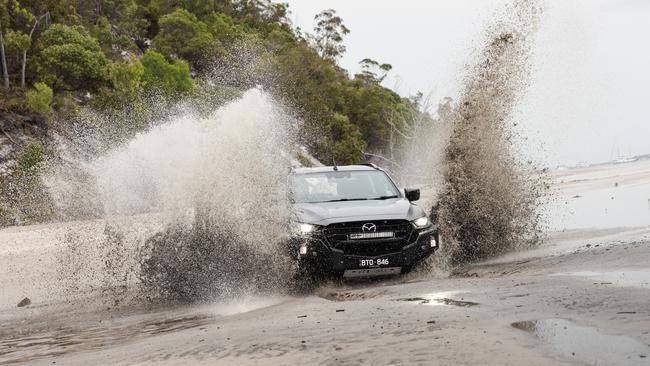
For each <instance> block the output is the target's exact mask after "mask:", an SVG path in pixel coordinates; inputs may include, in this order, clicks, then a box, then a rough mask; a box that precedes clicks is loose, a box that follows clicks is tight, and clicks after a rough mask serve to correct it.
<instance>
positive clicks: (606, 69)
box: [288, 0, 650, 165]
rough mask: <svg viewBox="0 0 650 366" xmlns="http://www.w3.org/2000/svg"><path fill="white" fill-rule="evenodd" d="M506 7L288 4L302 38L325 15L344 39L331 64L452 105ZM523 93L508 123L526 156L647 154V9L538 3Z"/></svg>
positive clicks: (636, 1) (292, 0) (640, 2)
mask: <svg viewBox="0 0 650 366" xmlns="http://www.w3.org/2000/svg"><path fill="white" fill-rule="evenodd" d="M506 1H507V0H447V1H438V0H435V1H434V0H427V1H425V0H419V1H418V0H402V1H400V2H394V1H390V2H388V1H378V0H354V1H350V0H328V1H318V0H289V1H288V3H289V4H290V10H291V12H292V13H291V15H290V18H291V20H292V21H293V22H294V24H295V25H296V26H300V27H301V28H303V29H304V30H308V31H311V29H312V28H313V17H314V15H315V14H316V13H318V12H319V11H321V10H323V9H327V8H333V9H335V10H336V11H337V12H338V13H339V15H340V16H341V17H342V18H343V20H344V22H345V24H346V25H347V26H348V28H350V30H351V33H350V34H349V35H348V36H347V38H346V41H345V44H346V46H347V53H346V54H345V55H344V57H343V58H342V59H341V61H340V64H341V66H343V67H345V68H346V69H348V70H350V71H351V72H353V73H354V72H355V71H358V69H359V67H358V62H359V61H360V60H362V59H364V58H366V57H370V58H373V59H375V60H377V61H380V62H386V63H390V64H392V65H393V71H392V72H391V74H390V76H389V78H387V80H386V81H385V85H386V86H388V87H391V88H393V89H395V90H397V91H398V92H399V93H400V94H402V95H405V96H408V95H412V94H414V93H415V92H417V91H422V92H424V93H425V94H429V93H430V94H431V96H432V98H433V100H435V101H438V100H441V99H442V98H443V97H445V96H450V97H452V98H455V97H456V95H457V94H458V92H459V89H460V82H459V80H460V79H461V77H462V76H463V75H464V72H465V69H466V67H465V66H466V65H467V62H468V61H469V60H470V59H471V56H472V54H473V53H476V52H477V50H478V49H480V46H481V41H482V40H483V39H484V38H483V37H484V32H483V29H485V26H486V24H488V22H489V21H490V19H491V18H492V17H494V15H495V14H496V13H497V12H498V10H499V9H500V8H501V7H502V6H503V4H504V2H506ZM531 68H532V71H533V72H532V78H531V86H530V88H529V90H528V91H527V93H526V94H525V95H524V97H523V98H522V100H521V103H520V105H519V106H518V107H517V109H516V111H515V113H514V114H513V118H516V119H518V120H519V121H520V126H522V129H523V133H524V134H525V135H526V136H527V137H528V138H529V140H528V141H529V144H528V147H527V153H528V154H530V155H533V156H535V157H536V158H537V159H538V160H539V161H543V162H546V163H548V164H549V165H555V164H576V163H579V162H599V161H607V160H612V159H617V158H621V157H626V156H631V155H639V154H647V153H650V1H647V0H573V1H570V0H548V1H546V3H545V5H544V14H543V16H542V22H541V26H540V29H539V32H538V34H537V39H536V43H535V46H534V57H533V59H532V60H531Z"/></svg>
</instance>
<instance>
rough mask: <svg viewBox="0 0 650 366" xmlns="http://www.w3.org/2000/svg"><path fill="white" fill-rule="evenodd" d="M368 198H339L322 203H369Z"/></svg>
mask: <svg viewBox="0 0 650 366" xmlns="http://www.w3.org/2000/svg"><path fill="white" fill-rule="evenodd" d="M367 200H368V199H367V198H339V199H336V200H329V201H322V202H343V201H367Z"/></svg>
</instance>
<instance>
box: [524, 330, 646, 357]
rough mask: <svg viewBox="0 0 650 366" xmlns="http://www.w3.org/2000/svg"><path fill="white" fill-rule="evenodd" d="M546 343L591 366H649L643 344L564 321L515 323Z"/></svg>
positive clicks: (563, 353) (560, 353)
mask: <svg viewBox="0 0 650 366" xmlns="http://www.w3.org/2000/svg"><path fill="white" fill-rule="evenodd" d="M512 326H513V327H514V328H516V329H519V330H523V331H526V332H529V333H532V334H533V335H535V336H536V337H537V338H539V339H541V340H543V341H544V342H547V343H548V344H549V345H550V346H551V348H553V350H554V351H555V352H557V354H558V355H559V356H562V357H564V358H567V359H570V360H576V361H581V362H584V363H586V364H590V365H648V355H649V354H650V347H649V346H648V345H645V344H643V343H641V342H640V341H638V340H636V339H634V338H630V337H626V336H618V335H610V334H605V333H602V332H601V331H600V330H599V329H597V328H593V327H586V326H579V325H576V324H574V323H572V322H570V321H568V320H564V319H545V320H533V321H522V322H516V323H512Z"/></svg>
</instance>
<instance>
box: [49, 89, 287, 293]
mask: <svg viewBox="0 0 650 366" xmlns="http://www.w3.org/2000/svg"><path fill="white" fill-rule="evenodd" d="M296 124H297V122H296V121H295V120H294V119H292V118H291V117H290V115H289V114H288V113H286V112H285V109H283V108H282V107H281V106H279V105H278V103H276V102H275V101H274V100H273V98H271V97H270V96H269V95H268V94H267V93H265V92H263V91H262V90H260V89H257V88H255V89H251V90H248V91H246V92H245V93H243V95H242V96H241V97H240V98H237V99H236V100H234V101H232V102H230V103H228V104H226V105H225V106H223V107H221V108H219V109H217V110H216V111H214V112H213V113H211V114H209V115H207V116H206V117H201V116H199V115H198V114H196V113H193V112H192V111H187V112H185V113H184V114H181V115H179V116H176V117H172V118H169V120H167V121H165V122H164V123H160V124H159V125H157V126H155V127H153V128H151V129H150V130H148V131H146V132H143V133H140V134H138V135H136V136H135V137H134V138H133V139H131V140H130V141H127V142H126V143H124V144H123V145H121V146H119V147H116V148H114V149H109V150H108V151H107V152H106V153H104V154H103V155H101V156H98V157H96V158H94V159H91V160H89V161H83V162H79V163H78V164H76V167H82V169H83V170H84V174H83V176H84V177H86V178H85V179H83V180H76V181H75V180H71V179H70V175H67V174H65V171H64V170H63V171H58V172H57V173H56V174H53V175H52V176H51V177H50V178H49V181H50V182H51V184H50V187H51V190H52V192H53V196H54V197H59V200H57V202H60V203H62V204H63V205H67V206H70V204H69V202H68V200H66V199H64V197H65V194H64V193H65V192H61V191H58V190H59V189H60V187H65V188H66V189H67V190H69V189H70V187H73V189H75V190H77V191H80V192H85V194H84V195H83V200H84V201H86V202H92V204H93V205H96V206H97V207H99V208H100V211H101V212H102V217H103V220H107V221H108V222H109V223H110V222H117V221H119V222H121V224H120V226H119V227H125V226H126V227H129V226H138V225H143V226H145V228H140V229H139V230H136V231H138V232H139V235H136V236H125V235H124V234H120V233H119V232H116V230H117V229H116V227H118V226H115V225H109V226H110V229H106V230H105V234H106V235H105V236H107V235H108V236H110V238H108V237H107V240H104V241H103V242H102V241H99V244H100V245H101V243H107V244H106V245H109V246H111V247H113V248H112V249H111V250H110V251H99V254H100V256H104V255H103V254H101V253H104V252H107V253H110V254H111V257H110V258H104V257H100V262H103V263H104V267H105V268H104V269H103V270H99V269H95V270H96V271H102V272H103V273H104V274H106V273H110V274H111V276H110V277H109V278H120V279H122V280H120V281H119V282H120V284H121V285H120V286H122V284H123V283H124V282H129V281H128V280H123V279H125V278H130V276H120V275H118V274H116V273H114V272H115V269H116V268H117V267H118V266H119V267H120V268H122V266H123V263H124V261H125V260H126V259H124V260H119V261H117V260H113V259H114V258H121V257H120V255H119V254H117V253H115V250H116V248H114V247H115V245H114V243H115V242H116V240H118V239H119V240H118V241H119V243H120V247H121V248H124V252H125V253H126V252H129V253H132V251H133V250H134V249H133V248H137V252H138V255H137V258H133V256H132V255H130V256H129V259H128V260H131V261H132V260H136V262H137V265H134V266H129V267H128V270H130V271H133V270H132V268H135V270H134V271H135V272H136V273H135V278H136V280H132V281H130V282H131V285H132V286H133V285H137V286H139V288H140V290H142V291H143V292H146V293H147V294H146V295H147V296H149V297H165V298H175V299H181V300H188V299H189V300H196V299H206V300H207V299H210V298H213V297H215V296H222V295H225V294H233V293H242V292H246V291H256V290H258V289H267V290H269V289H274V288H275V289H277V288H278V287H281V286H282V284H284V283H286V282H287V279H286V278H283V276H285V273H291V271H288V270H286V266H289V265H290V264H289V263H287V261H286V259H285V256H284V255H282V251H281V248H279V247H278V245H279V243H280V242H281V241H282V238H284V235H286V234H285V233H286V223H287V221H288V216H289V209H288V206H287V200H286V197H287V194H286V189H287V188H286V175H287V172H288V169H289V166H290V157H291V156H292V153H293V147H292V146H293V144H292V143H291V131H292V129H293V128H294V127H295V125H296ZM152 217H155V219H154V220H152ZM125 218H128V219H125ZM125 221H127V222H125ZM128 221H130V223H129V222H128ZM151 221H154V223H153V224H152V223H151ZM120 230H122V231H125V232H126V231H128V229H120ZM118 231H119V230H118ZM109 234H110V235H109ZM78 237H79V236H74V235H68V244H69V245H68V246H69V247H74V248H76V252H77V253H78V255H77V256H76V260H73V259H71V258H69V257H67V258H66V259H65V261H66V262H79V261H82V262H92V259H91V258H89V257H92V255H89V254H90V253H97V250H92V249H91V248H87V249H88V250H85V249H83V248H84V247H86V246H87V244H86V243H85V242H84V241H83V240H76V239H75V238H78ZM71 238H72V239H71ZM90 242H91V243H93V244H94V245H97V244H98V242H97V241H96V240H93V241H90ZM80 247H81V249H80ZM104 254H106V253H104ZM112 258H113V259H112ZM96 259H97V258H95V260H96ZM109 259H110V260H109ZM111 263H112V265H111ZM109 267H110V268H109ZM120 268H117V269H118V271H119V269H120ZM92 271H93V270H92V269H91V268H87V270H86V271H77V273H76V275H75V276H76V277H83V276H86V277H96V274H92V273H89V272H92ZM83 273H86V274H85V275H84V274H83ZM102 277H103V278H107V276H105V275H102Z"/></svg>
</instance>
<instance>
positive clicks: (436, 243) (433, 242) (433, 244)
mask: <svg viewBox="0 0 650 366" xmlns="http://www.w3.org/2000/svg"><path fill="white" fill-rule="evenodd" d="M436 246H438V242H436V238H431V248H435V247H436Z"/></svg>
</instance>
